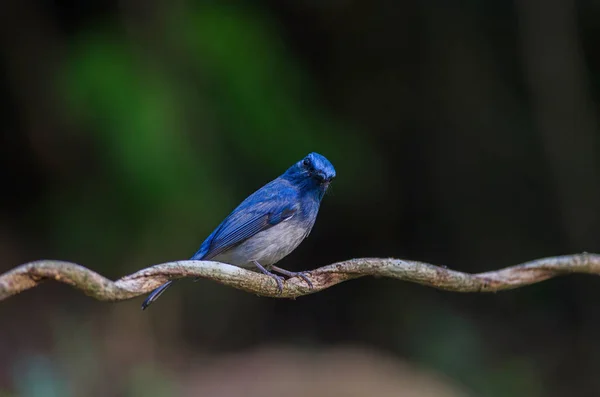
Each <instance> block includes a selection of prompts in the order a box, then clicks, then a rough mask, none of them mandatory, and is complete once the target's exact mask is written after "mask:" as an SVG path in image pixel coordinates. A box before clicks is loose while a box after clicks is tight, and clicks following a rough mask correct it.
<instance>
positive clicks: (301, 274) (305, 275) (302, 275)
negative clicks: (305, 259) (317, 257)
mask: <svg viewBox="0 0 600 397" xmlns="http://www.w3.org/2000/svg"><path fill="white" fill-rule="evenodd" d="M294 276H296V277H300V278H301V279H302V280H304V281H305V282H306V284H308V288H310V289H313V288H314V286H313V283H312V281H310V278H308V273H307V272H297V273H296V274H294Z"/></svg>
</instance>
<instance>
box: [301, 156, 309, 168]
mask: <svg viewBox="0 0 600 397" xmlns="http://www.w3.org/2000/svg"><path fill="white" fill-rule="evenodd" d="M302 164H304V166H305V167H310V159H309V158H308V157H307V158H305V159H304V161H302Z"/></svg>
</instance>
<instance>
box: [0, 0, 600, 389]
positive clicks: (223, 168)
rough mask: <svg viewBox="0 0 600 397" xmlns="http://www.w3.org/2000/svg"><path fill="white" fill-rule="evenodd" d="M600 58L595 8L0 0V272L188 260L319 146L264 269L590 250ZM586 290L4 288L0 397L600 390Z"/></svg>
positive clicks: (475, 267) (358, 285)
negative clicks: (288, 246)
mask: <svg viewBox="0 0 600 397" xmlns="http://www.w3.org/2000/svg"><path fill="white" fill-rule="evenodd" d="M599 46H600V3H599V2H597V1H583V0H582V1H569V0H565V1H560V0H532V1H522V2H506V1H495V0H493V1H491V0H464V1H453V2H447V1H442V0H430V1H405V2H400V1H398V2H392V1H371V2H367V1H353V0H336V1H329V2H327V1H323V2H322V1H314V0H313V1H310V0H305V1H281V0H273V1H256V2H251V1H247V2H244V1H233V2H219V1H207V2H201V1H197V2H193V1H174V2H161V1H142V0H124V1H119V2H117V1H82V0H81V1H49V0H45V1H43V0H38V1H35V0H7V1H3V2H1V4H0V98H1V99H2V106H1V107H0V109H1V112H2V113H1V116H2V117H1V119H0V120H1V121H2V123H1V129H0V131H1V132H0V181H1V186H2V194H1V195H0V271H6V270H8V269H10V268H12V267H14V266H17V265H19V264H21V263H25V262H28V261H31V260H35V259H40V258H53V259H62V260H69V261H74V262H77V263H81V264H83V265H84V266H87V267H89V268H91V269H93V270H96V271H98V272H100V273H102V274H103V275H106V276H107V277H110V278H113V279H116V278H118V277H121V276H123V275H125V274H128V273H131V272H134V271H136V270H138V269H141V268H144V267H147V266H149V265H151V264H155V263H161V262H166V261H170V260H176V259H187V258H188V257H190V256H191V255H192V254H193V253H194V252H195V251H196V249H197V248H198V247H199V245H200V243H201V242H202V240H203V239H204V238H205V237H206V236H207V235H208V234H209V233H210V232H211V231H212V229H213V228H214V227H215V226H216V225H217V224H218V223H219V222H220V221H221V220H222V219H223V218H224V217H225V216H226V215H227V214H228V213H229V211H231V209H233V208H234V207H235V206H236V205H237V204H238V203H239V202H240V201H241V200H243V199H244V198H245V197H246V196H247V195H248V194H250V193H251V192H253V191H254V190H256V189H257V188H259V187H260V186H262V185H263V184H264V183H266V182H268V181H269V180H271V179H273V178H275V177H276V176H277V175H279V174H280V173H282V172H283V171H284V170H285V169H286V168H287V167H288V166H290V165H291V164H292V163H293V162H295V161H298V160H299V159H301V158H302V157H303V156H304V155H306V154H307V153H308V152H310V151H316V152H319V153H321V154H323V155H325V156H326V157H328V158H329V160H331V162H332V163H333V164H334V165H335V167H336V170H337V174H338V178H337V179H336V181H335V182H334V184H333V185H332V188H331V190H330V192H329V194H328V195H327V196H326V197H325V199H324V201H323V204H322V206H321V212H320V215H319V219H318V221H317V224H316V226H315V228H314V229H313V232H312V234H311V236H310V238H309V239H307V240H306V241H305V242H304V243H303V244H302V245H301V246H300V247H299V248H298V249H297V250H296V251H295V252H294V253H293V254H292V255H290V256H289V257H287V258H285V259H284V260H283V261H282V262H281V266H282V267H287V268H290V269H295V270H301V269H310V268H315V267H318V266H321V265H325V264H328V263H332V262H334V261H339V260H344V259H349V258H353V257H363V256H369V257H398V258H406V259H414V260H420V261H425V262H431V263H436V264H444V265H447V266H449V267H451V268H453V269H458V270H462V271H467V272H482V271H488V270H493V269H497V268H501V267H504V266H509V265H513V264H517V263H520V262H523V261H527V260H531V259H535V258H540V257H544V256H554V255H560V254H567V253H577V252H581V251H589V252H594V251H600V243H599V242H598V230H599V226H600V222H599V221H600V219H599V212H598V209H599V206H600V184H599V183H598V173H599V170H600V169H599V160H600V158H599V156H598V151H599V149H600V147H599V145H598V141H599V138H600V135H599V132H598V114H599V111H598V101H599V99H600V56H599V54H600V52H599V51H598V48H600V47H599ZM599 287H600V284H599V283H598V280H597V279H596V278H595V277H592V276H571V277H565V278H559V279H553V280H550V281H547V282H544V283H541V284H538V285H533V286H530V287H526V288H521V289H517V290H513V291H508V292H502V293H498V294H457V293H450V292H443V291H437V290H434V289H431V288H425V287H421V286H418V285H414V284H409V283H403V282H399V281H394V280H386V279H371V278H364V279H359V280H354V281H351V282H347V283H344V284H341V285H339V286H336V287H334V288H331V289H329V290H327V291H324V292H321V293H318V294H315V295H312V296H307V297H303V298H300V299H298V300H296V301H289V300H276V299H267V298H259V297H256V296H253V295H250V294H246V293H243V292H240V291H236V290H233V289H230V288H226V287H223V286H220V285H217V284H215V283H211V282H209V281H201V282H198V283H191V282H186V283H181V284H178V285H177V287H176V288H173V289H171V290H169V292H168V293H166V294H165V295H164V297H163V298H161V300H160V301H158V302H157V303H156V304H155V305H153V306H152V308H151V309H150V310H148V311H146V312H142V311H140V306H139V305H140V304H141V302H142V298H139V299H134V300H132V301H128V302H122V303H114V304H113V303H102V302H96V301H94V300H92V299H90V298H87V297H86V296H84V295H83V294H81V293H79V292H77V291H75V290H73V289H71V288H69V287H67V286H65V285H59V284H56V283H47V284H45V285H43V286H41V287H39V288H36V289H34V290H31V291H28V292H26V293H24V294H22V295H18V296H16V297H13V298H11V299H9V300H7V301H5V302H1V303H0V396H144V397H153V396H171V395H189V396H192V395H193V396H240V395H249V396H282V395H285V396H296V395H297V396H306V395H311V396H415V397H423V396H490V397H499V396H515V397H519V396H526V397H537V396H551V397H554V396H581V397H583V396H598V395H600V376H598V374H599V373H600V345H599V343H598V335H600V320H599V318H598V314H599V309H598V299H597V297H598V294H599V292H597V291H598V288H599Z"/></svg>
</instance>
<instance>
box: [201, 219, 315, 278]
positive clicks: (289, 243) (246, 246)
mask: <svg viewBox="0 0 600 397" xmlns="http://www.w3.org/2000/svg"><path fill="white" fill-rule="evenodd" d="M306 232H307V229H306V227H302V226H301V225H300V223H299V222H296V221H295V219H293V218H292V219H290V220H289V221H284V222H281V223H280V224H278V225H276V226H273V227H272V228H270V229H267V230H265V231H263V232H260V233H258V234H256V235H254V236H253V237H251V238H250V239H248V240H246V241H244V242H243V243H242V244H240V245H238V246H236V247H234V248H232V249H230V250H228V251H226V252H223V253H222V254H220V255H217V256H216V257H215V258H213V259H214V260H215V261H218V262H224V263H230V264H232V265H236V266H240V267H253V266H254V264H253V263H252V261H257V262H258V263H260V264H261V265H263V266H269V265H273V264H275V263H277V262H279V261H280V260H281V259H283V258H284V257H285V256H287V255H288V254H289V253H290V252H292V251H293V250H294V249H296V247H298V245H300V243H301V242H302V240H304V238H305V237H306Z"/></svg>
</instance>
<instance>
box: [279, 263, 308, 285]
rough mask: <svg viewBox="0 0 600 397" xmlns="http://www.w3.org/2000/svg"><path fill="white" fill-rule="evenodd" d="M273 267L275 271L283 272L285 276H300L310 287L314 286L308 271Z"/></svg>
mask: <svg viewBox="0 0 600 397" xmlns="http://www.w3.org/2000/svg"><path fill="white" fill-rule="evenodd" d="M271 269H273V271H275V272H277V273H281V274H283V275H284V276H288V277H300V278H301V279H302V280H304V281H305V282H306V284H308V287H309V288H310V289H313V288H314V287H313V283H312V281H310V279H309V278H308V272H290V271H289V270H285V269H282V268H280V267H277V266H271Z"/></svg>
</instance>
